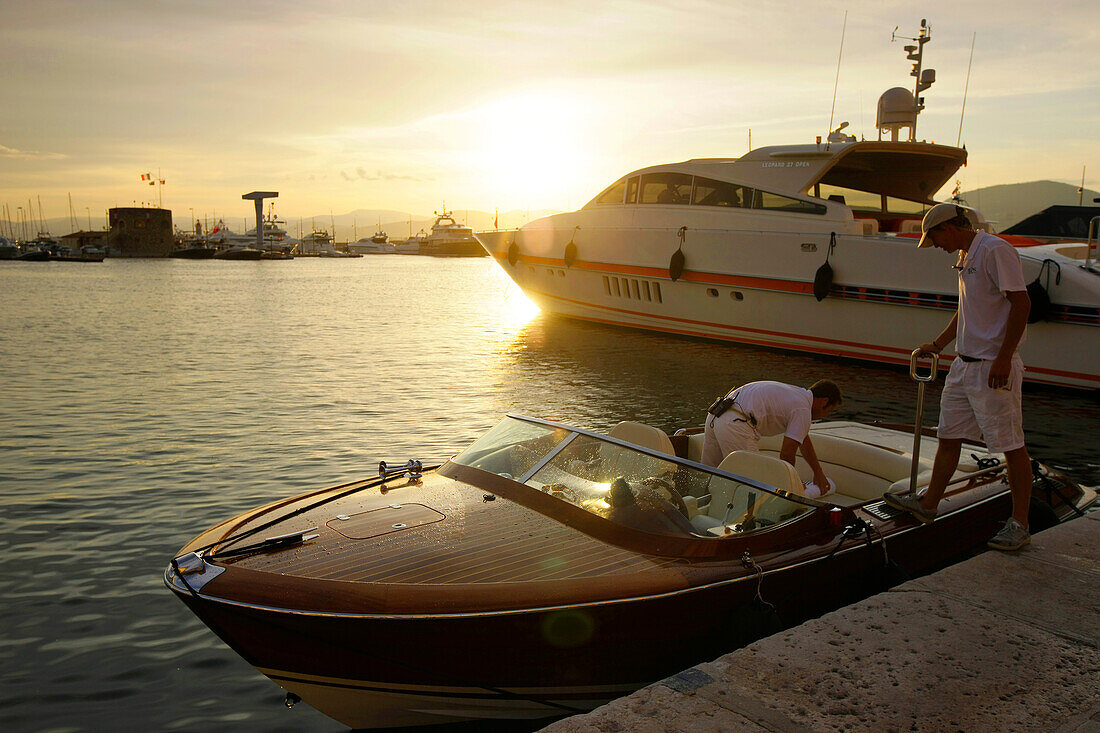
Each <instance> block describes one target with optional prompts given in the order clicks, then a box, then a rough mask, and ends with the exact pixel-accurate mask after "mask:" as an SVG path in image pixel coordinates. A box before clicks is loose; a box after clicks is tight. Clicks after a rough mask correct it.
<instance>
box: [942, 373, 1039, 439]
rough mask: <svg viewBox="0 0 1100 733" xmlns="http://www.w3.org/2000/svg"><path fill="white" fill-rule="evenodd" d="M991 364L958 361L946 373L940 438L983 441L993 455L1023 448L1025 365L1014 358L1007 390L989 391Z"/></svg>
mask: <svg viewBox="0 0 1100 733" xmlns="http://www.w3.org/2000/svg"><path fill="white" fill-rule="evenodd" d="M992 364H993V362H992V361H990V360H982V361H973V362H965V361H963V360H962V359H959V358H956V359H955V361H953V362H951V369H950V370H948V372H947V381H946V382H945V383H944V385H943V394H942V395H941V396H940V426H939V431H938V433H939V437H941V438H961V439H965V440H983V439H984V441H985V444H986V446H987V447H988V448H989V452H990V453H1006V452H1008V451H1011V450H1016V449H1017V448H1023V447H1024V418H1023V408H1022V404H1021V400H1022V397H1021V387H1022V385H1023V382H1024V362H1023V360H1022V359H1020V355H1019V354H1016V355H1014V356H1013V357H1012V371H1011V372H1010V374H1009V377H1008V388H1007V389H991V388H990V387H989V367H990V366H992Z"/></svg>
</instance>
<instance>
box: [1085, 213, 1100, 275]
mask: <svg viewBox="0 0 1100 733" xmlns="http://www.w3.org/2000/svg"><path fill="white" fill-rule="evenodd" d="M1093 238H1095V239H1096V244H1097V245H1098V248H1100V216H1094V217H1092V219H1090V220H1089V236H1088V239H1087V240H1085V246H1086V247H1087V248H1088V249H1086V250H1085V269H1086V270H1091V269H1092V240H1093Z"/></svg>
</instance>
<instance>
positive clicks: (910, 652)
mask: <svg viewBox="0 0 1100 733" xmlns="http://www.w3.org/2000/svg"><path fill="white" fill-rule="evenodd" d="M765 595H766V585H765ZM669 641H670V642H672V641H673V639H671V638H670V640H669ZM543 730H544V731H545V733H596V732H597V731H598V732H599V733H617V732H619V731H622V732H624V733H625V732H627V731H629V732H630V733H651V732H652V733H658V732H661V733H664V732H666V731H667V732H670V733H678V732H680V731H685V732H686V731H692V732H693V733H694V732H696V731H781V732H783V733H794V732H795V731H864V730H883V731H948V730H950V731H1055V732H1057V733H1100V512H1097V511H1095V510H1094V511H1093V512H1091V513H1089V514H1088V515H1086V516H1085V517H1082V518H1079V519H1074V520H1072V521H1069V522H1066V523H1064V524H1061V525H1059V526H1057V527H1054V528H1052V529H1049V530H1047V531H1045V532H1042V533H1040V534H1037V535H1035V536H1034V537H1033V538H1032V541H1031V544H1030V545H1029V546H1027V547H1025V548H1024V549H1023V550H1021V551H1019V552H1016V553H1000V552H993V551H990V552H986V553H983V554H981V555H979V556H977V557H974V558H972V559H970V560H967V561H965V562H962V563H960V564H958V565H954V566H952V567H950V568H947V569H945V570H942V571H940V572H938V573H935V574H932V575H928V576H925V577H923V578H919V579H917V580H913V581H910V582H907V583H904V584H903V585H899V586H897V587H896V588H893V589H892V590H890V591H887V592H885V593H880V594H878V595H876V596H874V597H872V598H869V599H867V600H864V601H862V602H860V603H856V604H854V605H851V606H848V607H846V608H843V609H841V610H839V611H835V612H833V613H829V614H826V615H824V616H822V617H820V618H817V619H814V620H812V621H808V622H806V623H804V624H802V625H800V626H797V627H794V628H792V629H789V630H787V631H784V632H782V633H779V634H776V635H774V636H771V637H768V638H767V639H762V640H760V641H758V642H756V643H754V644H751V645H749V646H747V647H744V648H743V649H739V650H737V651H735V652H731V653H729V654H726V655H723V656H721V657H718V658H717V659H715V660H714V661H713V662H709V663H705V664H699V665H696V666H695V667H692V668H691V669H689V670H685V671H684V672H681V673H679V674H676V675H673V676H672V677H669V678H667V679H665V680H662V681H660V682H657V683H654V684H652V685H649V686H648V687H645V688H643V689H641V690H638V691H637V692H635V693H634V694H632V695H628V696H626V697H623V698H620V699H618V700H615V701H613V702H611V703H608V704H607V705H604V706H602V707H600V708H597V709H596V710H593V711H592V712H590V713H587V714H584V715H576V716H573V717H570V718H565V719H563V720H559V721H557V722H555V723H553V724H551V725H550V726H548V727H546V728H544V729H543Z"/></svg>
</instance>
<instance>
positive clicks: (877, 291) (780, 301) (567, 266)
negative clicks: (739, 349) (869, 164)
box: [477, 212, 1100, 389]
mask: <svg viewBox="0 0 1100 733" xmlns="http://www.w3.org/2000/svg"><path fill="white" fill-rule="evenodd" d="M580 213H582V214H583V213H584V212H580ZM557 219H558V217H551V218H550V219H548V220H544V222H545V223H544V225H543V226H542V227H541V228H537V229H534V230H528V229H523V230H520V231H518V232H479V233H478V235H477V237H478V239H479V240H480V241H481V243H482V245H483V246H484V247H485V249H486V250H487V251H488V252H489V253H490V255H492V256H493V257H494V258H495V259H496V261H497V263H498V264H499V265H500V267H501V268H502V269H503V270H504V272H505V273H507V274H508V276H509V277H510V278H511V279H512V280H513V281H514V282H515V283H516V284H517V285H518V286H519V287H520V288H521V289H522V290H523V291H524V293H525V294H526V295H527V296H528V297H530V298H531V299H532V300H533V301H534V302H535V303H536V304H537V305H538V306H539V307H540V308H542V309H544V310H546V311H549V312H551V313H555V314H558V315H562V316H567V317H571V318H579V319H584V320H588V321H594V322H599V323H606V324H611V325H616V326H627V327H631V328H640V329H645V330H649V331H660V332H664V333H670V334H678V335H683V336H692V337H700V338H707V339H715V340H720V341H730V342H736V343H743V344H750V345H753V346H764V347H769V348H777V349H784V350H790V351H801V352H807V353H813V354H822V355H828V356H835V357H843V358H849V359H857V360H862V361H870V362H876V363H882V364H897V365H905V364H908V363H909V358H910V352H911V351H912V349H913V348H914V347H915V346H916V345H917V344H918V343H921V342H922V341H930V340H931V339H932V337H933V336H935V335H936V334H938V333H939V332H940V330H942V329H943V327H944V326H945V325H946V324H947V322H948V321H949V320H950V318H951V316H952V314H953V313H954V310H955V307H956V303H957V289H956V285H955V280H956V278H955V270H953V269H952V268H951V267H950V266H949V263H948V262H944V261H941V260H942V258H939V259H937V258H935V257H934V255H935V254H936V253H935V252H932V253H931V254H932V255H933V256H932V257H929V256H928V254H929V253H928V252H927V251H926V250H917V249H916V248H915V246H914V242H913V240H912V239H907V238H903V237H886V236H876V237H864V236H858V235H847V236H838V237H837V238H836V246H835V247H833V252H832V253H831V256H830V258H829V260H830V267H831V268H832V270H833V272H834V273H835V275H834V279H833V282H832V283H831V285H830V286H829V288H828V293H827V295H826V297H824V298H823V299H821V300H818V298H817V297H816V296H815V295H814V280H815V276H816V275H817V272H818V269H819V268H820V267H821V266H822V265H823V264H824V263H825V260H826V250H828V249H830V244H829V243H830V233H829V232H827V231H825V232H802V233H790V232H779V231H773V232H767V231H760V232H742V231H734V230H729V231H722V230H714V229H712V230H711V231H710V232H701V233H693V230H692V229H690V228H689V229H688V230H687V232H686V238H685V239H686V241H685V243H684V245H683V246H682V247H680V251H681V252H683V253H684V261H685V264H684V269H683V271H682V272H681V273H680V274H679V277H678V278H677V279H673V277H672V273H671V272H670V259H671V255H672V254H673V253H674V252H676V251H677V248H678V242H677V239H676V236H675V230H668V229H665V230H659V231H654V230H653V229H648V228H646V229H643V228H639V229H633V230H632V229H630V228H622V229H618V230H615V229H610V230H609V229H608V228H607V227H606V226H604V227H601V226H600V225H599V223H598V222H591V221H590V220H589V219H587V218H585V217H583V216H580V215H572V216H571V215H563V216H562V217H561V221H556V220H557ZM849 223H850V222H849ZM839 224H841V222H837V223H835V224H834V226H838V225H839ZM577 226H579V227H580V231H576V230H575V227H577ZM711 226H712V227H713V224H712V225H711ZM601 228H602V229H603V231H598V230H600V229H601ZM838 228H839V226H838ZM586 230H588V231H589V232H591V231H592V230H597V231H596V232H595V233H589V234H586ZM570 244H572V252H569V251H567V248H569V245H570ZM1044 249H1045V248H1044ZM569 254H573V257H572V258H570V257H568V256H567V255H569ZM1022 254H1023V256H1024V259H1025V279H1027V280H1029V281H1030V280H1031V279H1033V278H1034V277H1036V276H1037V272H1038V269H1039V267H1040V266H1041V261H1042V258H1043V257H1044V256H1045V255H1046V254H1048V253H1047V252H1035V253H1031V252H1025V253H1022ZM569 260H571V261H569ZM1032 270H1034V272H1031V271H1032ZM1078 270H1081V268H1076V269H1074V268H1073V267H1072V265H1066V266H1063V267H1062V285H1061V288H1062V289H1063V290H1067V291H1068V290H1070V288H1071V287H1073V286H1074V285H1079V286H1080V287H1079V288H1078V290H1079V291H1081V292H1082V293H1084V294H1083V295H1077V296H1075V295H1070V296H1069V297H1068V298H1067V300H1068V301H1069V305H1066V306H1062V307H1061V308H1060V310H1059V309H1058V307H1057V306H1056V312H1055V314H1054V316H1053V317H1052V319H1051V320H1047V321H1043V322H1040V323H1035V324H1031V325H1030V326H1029V327H1028V331H1027V336H1026V342H1025V344H1024V346H1023V347H1022V349H1021V353H1022V356H1023V359H1024V363H1025V365H1026V366H1027V371H1026V373H1025V379H1027V380H1028V381H1030V382H1033V383H1042V384H1050V385H1058V386H1062V387H1072V388H1083V389H1098V388H1100V351H1098V350H1096V349H1082V348H1080V344H1082V343H1087V342H1089V341H1090V340H1095V338H1096V336H1097V335H1100V310H1098V309H1097V307H1096V306H1095V305H1093V304H1090V302H1089V295H1088V289H1089V288H1090V287H1091V288H1092V289H1095V288H1096V284H1095V283H1092V284H1091V285H1090V283H1089V281H1090V280H1096V279H1097V276H1096V275H1095V274H1092V273H1089V272H1086V271H1080V272H1078ZM1029 273H1030V274H1029ZM1071 280H1073V281H1074V282H1070V281H1071ZM1077 281H1082V282H1077ZM1052 282H1053V281H1052ZM1053 295H1054V293H1052V296H1053ZM945 356H946V358H947V359H948V360H950V359H951V358H953V357H954V354H953V353H951V352H950V350H948V352H947V353H946V355H945Z"/></svg>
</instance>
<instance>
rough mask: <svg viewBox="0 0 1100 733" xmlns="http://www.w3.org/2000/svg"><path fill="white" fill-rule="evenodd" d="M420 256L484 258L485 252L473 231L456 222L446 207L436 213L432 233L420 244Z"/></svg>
mask: <svg viewBox="0 0 1100 733" xmlns="http://www.w3.org/2000/svg"><path fill="white" fill-rule="evenodd" d="M420 254H422V255H431V256H433V257H484V256H485V250H484V249H482V248H481V245H479V244H478V242H477V239H475V238H474V232H473V230H472V229H471V228H470V227H468V226H464V225H462V224H459V223H458V222H456V221H455V219H454V216H453V215H452V214H451V212H450V211H447V207H446V205H444V207H443V210H442V211H437V212H435V223H433V224H432V232H431V234H429V235H428V236H427V238H426V239H425V240H424V241H423V242H421V244H420Z"/></svg>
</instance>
